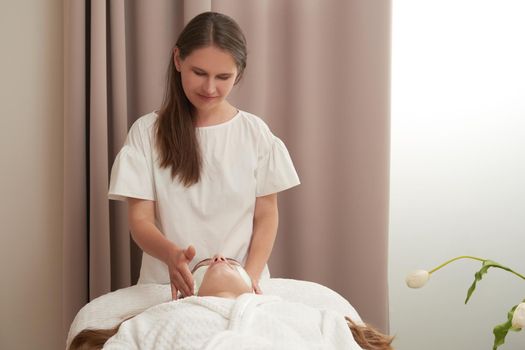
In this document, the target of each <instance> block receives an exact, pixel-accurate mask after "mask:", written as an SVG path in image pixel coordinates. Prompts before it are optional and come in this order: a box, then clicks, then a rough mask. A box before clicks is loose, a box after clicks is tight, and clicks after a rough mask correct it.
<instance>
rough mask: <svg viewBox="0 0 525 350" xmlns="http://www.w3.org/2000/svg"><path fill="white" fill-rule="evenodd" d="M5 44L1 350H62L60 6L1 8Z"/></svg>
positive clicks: (0, 142)
mask: <svg viewBox="0 0 525 350" xmlns="http://www.w3.org/2000/svg"><path fill="white" fill-rule="evenodd" d="M0 43H1V54H0V77H1V78H0V96H1V100H0V101H1V102H0V160H1V180H2V181H0V193H1V199H0V223H1V229H2V231H1V234H0V276H1V282H0V283H1V287H0V349H17V350H18V349H63V348H64V344H65V340H64V339H63V334H62V309H61V300H60V299H61V287H62V286H61V284H62V253H61V249H62V247H61V244H62V163H63V156H62V153H63V127H62V122H63V114H62V111H63V107H62V105H63V97H62V96H63V82H62V81H63V73H62V69H63V60H62V56H63V52H62V1H60V0H53V1H40V0H32V1H28V0H25V1H3V2H2V3H1V4H0Z"/></svg>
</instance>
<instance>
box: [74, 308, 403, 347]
mask: <svg viewBox="0 0 525 350" xmlns="http://www.w3.org/2000/svg"><path fill="white" fill-rule="evenodd" d="M345 319H346V323H347V324H348V328H350V331H351V332H352V335H353V336H354V339H355V341H356V342H357V344H359V346H360V347H362V348H363V349H364V350H394V348H393V347H392V346H391V345H390V344H391V343H392V340H393V339H394V337H390V336H388V335H385V334H382V333H381V332H379V331H378V330H376V329H375V328H373V327H372V326H370V325H368V324H364V325H358V324H356V323H355V322H354V321H352V320H351V319H350V318H348V317H346V316H345ZM122 322H124V321H122ZM121 324H122V323H120V324H118V325H117V326H116V327H114V328H111V329H84V330H83V331H82V332H80V333H78V334H77V335H76V336H75V338H73V341H72V342H71V345H69V348H68V350H95V349H96V350H98V349H102V347H103V346H104V344H105V343H106V341H107V340H108V339H109V338H111V337H112V336H114V335H115V334H116V333H117V332H118V329H119V327H120V325H121Z"/></svg>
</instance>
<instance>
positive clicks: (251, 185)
mask: <svg viewBox="0 0 525 350" xmlns="http://www.w3.org/2000/svg"><path fill="white" fill-rule="evenodd" d="M157 118H158V115H157V114H156V113H155V112H152V113H150V114H147V115H145V116H143V117H141V118H139V119H138V120H137V121H136V122H135V123H134V124H133V125H132V127H131V128H130V130H129V133H128V136H127V139H126V142H125V144H124V146H123V147H122V149H121V150H120V152H119V153H118V155H117V157H116V159H115V162H114V163H113V167H112V169H111V180H110V186H109V194H108V197H109V198H110V199H115V200H126V198H127V197H132V198H140V199H147V200H152V201H155V209H156V210H155V215H156V224H157V227H158V228H159V230H160V231H161V232H162V233H163V234H164V235H165V236H166V237H167V238H168V239H170V240H171V241H173V242H175V243H176V244H177V245H178V246H180V247H187V246H188V245H190V244H192V245H193V246H194V247H195V250H196V256H195V258H194V259H193V261H192V263H191V264H190V268H193V265H194V264H196V263H197V262H199V261H200V260H202V259H205V258H208V257H210V256H212V255H213V254H215V253H221V254H223V255H224V256H227V257H231V258H234V259H236V260H238V261H240V262H242V263H243V264H244V263H245V262H246V257H247V254H248V247H249V244H250V239H251V235H252V229H253V214H254V209H255V198H256V197H259V196H265V195H268V194H272V193H276V192H280V191H283V190H285V189H288V188H290V187H293V186H296V185H299V184H300V181H299V177H298V176H297V172H296V171H295V168H294V165H293V163H292V160H291V158H290V155H289V153H288V150H287V149H286V146H285V145H284V143H283V142H282V141H281V140H280V139H279V138H277V137H276V136H275V135H273V133H272V132H271V131H270V129H269V128H268V126H267V125H266V123H265V122H264V121H263V120H262V119H261V118H259V117H257V116H255V115H253V114H250V113H247V112H244V111H239V112H238V113H237V114H236V115H235V116H234V117H233V118H232V119H230V120H229V121H227V122H225V123H222V124H218V125H212V126H207V127H198V128H196V130H197V138H198V140H199V144H200V147H201V152H202V157H203V168H202V173H201V179H200V181H199V182H198V183H196V184H194V185H192V186H190V187H184V185H182V184H181V183H180V182H179V181H178V179H177V178H176V179H175V180H172V178H171V169H170V168H164V169H162V168H160V166H159V161H158V159H159V157H158V153H157V150H156V147H155V127H154V126H155V121H156V120H157ZM263 275H266V276H269V272H268V269H267V267H266V268H265V272H264V273H263ZM139 283H169V275H168V270H167V267H166V265H165V264H164V263H163V262H161V261H159V260H157V259H155V258H153V257H151V256H149V255H148V254H146V253H144V254H143V257H142V266H141V271H140V278H139Z"/></svg>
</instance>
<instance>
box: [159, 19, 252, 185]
mask: <svg viewBox="0 0 525 350" xmlns="http://www.w3.org/2000/svg"><path fill="white" fill-rule="evenodd" d="M210 45H214V46H217V47H218V48H220V49H222V50H225V51H227V52H229V53H230V54H231V55H232V57H233V59H234V60H235V63H236V65H237V77H236V80H235V83H238V82H239V80H240V79H241V77H242V75H243V72H244V69H245V68H246V59H247V50H246V39H245V37H244V35H243V33H242V31H241V29H240V27H239V26H238V25H237V23H235V21H234V20H233V19H231V18H230V17H228V16H226V15H223V14H220V13H217V12H204V13H201V14H200V15H198V16H196V17H194V18H193V19H192V20H191V21H190V22H189V23H188V24H187V25H186V26H185V27H184V29H183V30H182V32H181V34H180V36H179V39H178V40H177V43H176V47H177V48H178V49H179V56H180V58H181V59H182V60H184V58H186V57H187V56H188V55H189V54H191V53H192V52H193V51H194V50H196V49H199V48H203V47H207V46H210ZM169 62H170V63H169V67H168V73H167V79H166V91H165V94H164V100H163V102H162V106H161V108H160V111H159V118H158V119H157V123H156V125H155V127H156V137H157V140H156V146H157V149H158V151H159V155H160V159H159V160H160V166H161V167H162V168H171V177H172V179H173V180H175V178H176V177H177V176H178V177H179V180H180V181H181V183H182V184H184V186H186V187H189V186H191V185H193V184H195V183H197V182H198V181H199V179H200V174H201V169H202V155H201V151H200V147H199V143H198V140H197V135H196V131H195V126H194V122H195V121H194V118H193V114H194V110H193V109H194V108H193V105H192V104H191V103H190V101H189V100H188V98H187V97H186V95H185V94H184V90H183V89H182V82H181V74H180V72H178V71H177V70H176V69H175V63H174V61H173V52H172V53H170V60H169Z"/></svg>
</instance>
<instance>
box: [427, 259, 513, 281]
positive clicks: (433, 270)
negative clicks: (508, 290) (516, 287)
mask: <svg viewBox="0 0 525 350" xmlns="http://www.w3.org/2000/svg"><path fill="white" fill-rule="evenodd" d="M459 259H474V260H479V261H481V262H485V261H486V260H487V259H481V258H477V257H475V256H470V255H462V256H458V257H457V258H454V259H450V260H448V261H445V262H444V263H443V264H441V265H439V266H438V267H436V268H435V269H432V270H430V271H429V272H428V273H429V274H432V273H433V272H436V271H437V270H439V269H440V268H442V267H445V266H446V265H448V264H450V263H451V262H453V261H456V260H459ZM521 277H523V276H521Z"/></svg>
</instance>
